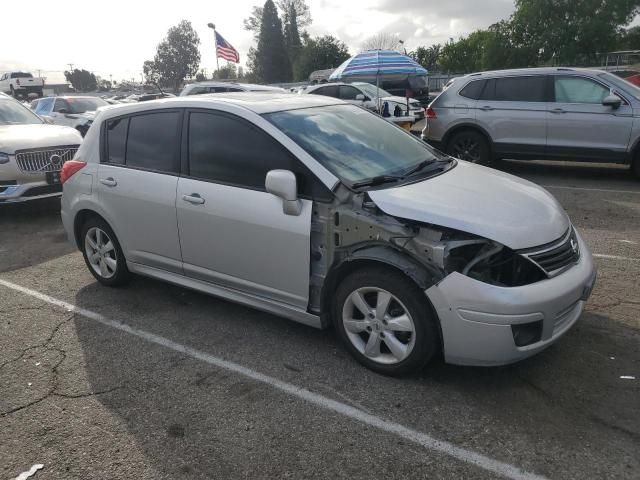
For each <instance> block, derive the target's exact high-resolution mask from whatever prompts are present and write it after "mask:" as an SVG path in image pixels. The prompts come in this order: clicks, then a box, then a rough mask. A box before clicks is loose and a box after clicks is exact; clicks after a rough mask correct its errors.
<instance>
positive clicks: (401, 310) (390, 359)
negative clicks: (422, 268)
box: [334, 268, 440, 375]
mask: <svg viewBox="0 0 640 480" xmlns="http://www.w3.org/2000/svg"><path fill="white" fill-rule="evenodd" d="M334 323H335V326H336V330H337V332H338V335H339V336H340V338H341V340H342V342H343V343H344V345H345V346H346V348H347V350H348V351H349V352H350V353H351V354H352V355H353V356H354V357H355V359H356V360H357V361H358V362H360V363H362V364H363V365H365V366H366V367H368V368H370V369H371V370H374V371H376V372H378V373H382V374H384V375H401V374H405V373H409V372H413V371H417V370H419V369H421V368H422V367H424V366H425V365H426V364H427V363H428V362H429V360H431V358H432V357H433V355H434V354H435V353H436V352H437V351H438V347H439V344H440V343H439V338H440V337H439V333H438V328H437V323H436V319H435V318H434V317H433V314H432V313H431V310H430V308H429V305H428V303H427V300H426V297H425V295H424V292H422V291H421V290H420V289H419V288H418V286H417V285H415V284H414V283H413V282H412V281H411V280H409V279H408V278H407V277H405V276H404V275H402V274H401V273H399V272H396V271H395V270H392V269H386V268H367V269H363V270H359V271H357V272H354V273H352V274H350V275H349V276H347V277H346V278H345V279H344V280H343V281H342V283H341V284H340V286H339V287H338V289H337V292H336V298H335V306H334Z"/></svg>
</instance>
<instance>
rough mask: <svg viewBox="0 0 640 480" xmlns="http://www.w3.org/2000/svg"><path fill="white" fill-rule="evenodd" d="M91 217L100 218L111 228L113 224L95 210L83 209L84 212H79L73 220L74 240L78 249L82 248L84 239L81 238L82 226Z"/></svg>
mask: <svg viewBox="0 0 640 480" xmlns="http://www.w3.org/2000/svg"><path fill="white" fill-rule="evenodd" d="M91 217H96V218H99V219H101V220H102V221H104V222H105V223H106V224H107V225H109V226H110V227H111V224H110V223H109V222H108V221H107V219H106V218H104V217H103V216H102V215H100V214H99V213H98V212H96V211H95V210H91V209H89V208H83V209H82V210H79V211H78V212H77V213H76V216H75V217H74V219H73V238H74V239H75V242H76V246H77V247H78V248H82V239H81V238H80V234H81V233H82V226H83V225H84V224H85V223H86V221H87V220H88V219H89V218H91ZM112 228H113V227H112Z"/></svg>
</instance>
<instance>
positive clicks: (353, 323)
mask: <svg viewBox="0 0 640 480" xmlns="http://www.w3.org/2000/svg"><path fill="white" fill-rule="evenodd" d="M342 323H343V325H344V329H345V331H346V333H347V338H349V341H350V342H351V344H352V345H353V346H354V347H355V348H356V349H357V350H358V351H359V352H360V353H361V354H363V355H364V356H365V357H367V358H369V359H371V360H373V361H374V362H378V363H383V364H387V365H389V364H394V363H399V362H401V361H403V360H404V359H405V358H407V357H408V356H409V354H410V353H411V351H412V350H413V347H414V345H415V339H416V334H415V325H414V323H413V319H412V318H411V315H410V314H409V311H408V310H407V309H406V307H405V306H404V305H403V304H402V302H400V300H398V298H396V297H395V296H394V295H392V294H391V293H389V292H387V291H386V290H383V289H381V288H377V287H363V288H359V289H357V290H355V291H354V292H352V293H351V295H349V296H348V297H347V300H346V301H345V302H344V306H343V308H342Z"/></svg>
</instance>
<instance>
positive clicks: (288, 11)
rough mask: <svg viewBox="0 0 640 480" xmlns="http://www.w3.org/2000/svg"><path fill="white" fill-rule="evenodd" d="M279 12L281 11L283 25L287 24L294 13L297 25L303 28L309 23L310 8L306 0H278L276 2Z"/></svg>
mask: <svg viewBox="0 0 640 480" xmlns="http://www.w3.org/2000/svg"><path fill="white" fill-rule="evenodd" d="M276 4H277V5H278V8H279V9H280V12H282V18H283V20H284V21H283V22H282V23H283V25H284V26H285V28H286V26H287V24H288V23H289V22H290V20H291V16H292V15H295V17H296V22H297V26H298V27H299V28H304V27H306V26H309V25H311V21H312V20H311V9H310V8H309V5H307V0H278V1H277V2H276Z"/></svg>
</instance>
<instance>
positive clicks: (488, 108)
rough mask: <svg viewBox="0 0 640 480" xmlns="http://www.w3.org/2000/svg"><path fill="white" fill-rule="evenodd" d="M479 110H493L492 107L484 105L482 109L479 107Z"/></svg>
mask: <svg viewBox="0 0 640 480" xmlns="http://www.w3.org/2000/svg"><path fill="white" fill-rule="evenodd" d="M480 110H482V111H483V112H490V111H491V110H493V107H490V106H489V105H485V106H484V107H480Z"/></svg>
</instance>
